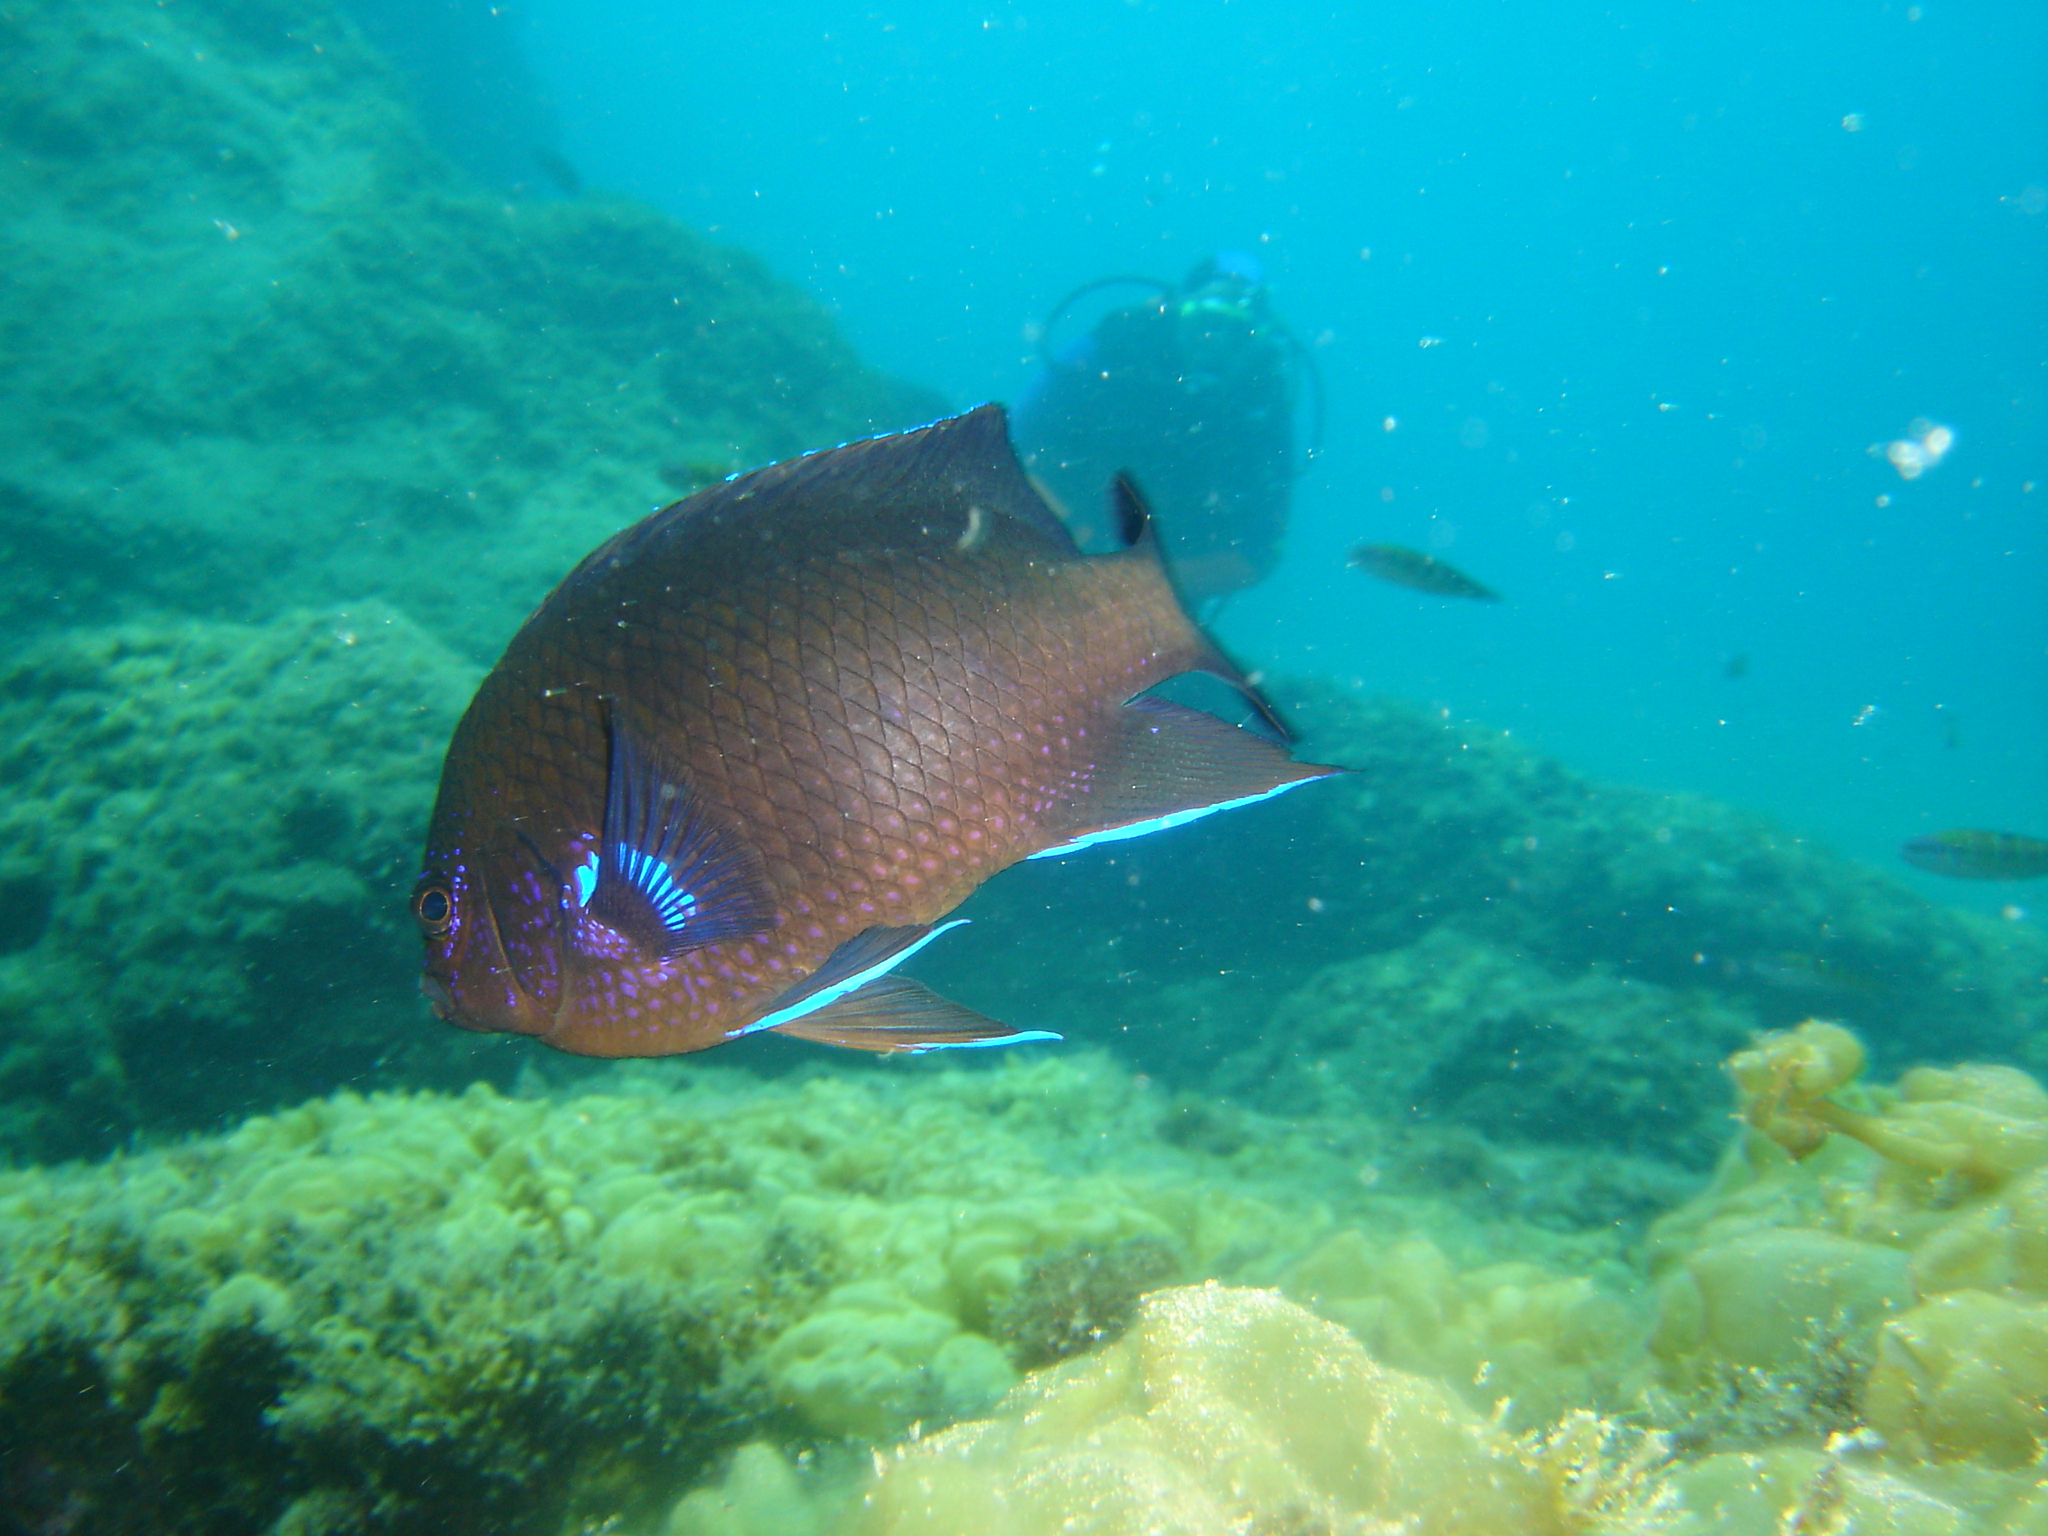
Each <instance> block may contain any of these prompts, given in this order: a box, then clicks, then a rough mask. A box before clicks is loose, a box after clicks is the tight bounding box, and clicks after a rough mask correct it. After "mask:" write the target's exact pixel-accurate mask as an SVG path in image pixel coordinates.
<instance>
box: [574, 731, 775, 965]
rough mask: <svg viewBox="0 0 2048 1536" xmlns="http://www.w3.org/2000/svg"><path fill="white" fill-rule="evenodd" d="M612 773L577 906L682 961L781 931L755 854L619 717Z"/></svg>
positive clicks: (613, 736) (580, 878)
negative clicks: (688, 954)
mask: <svg viewBox="0 0 2048 1536" xmlns="http://www.w3.org/2000/svg"><path fill="white" fill-rule="evenodd" d="M609 724H610V732H611V771H610V775H609V778H608V783H607V787H606V791H605V805H604V834H603V838H602V840H601V842H600V843H599V846H598V849H597V852H596V854H595V855H594V857H595V860H596V867H595V869H594V870H593V869H591V868H590V866H588V865H586V866H584V868H582V869H580V870H578V871H577V872H576V892H575V894H576V899H577V901H578V902H579V904H581V905H582V906H583V907H584V909H585V910H586V911H588V912H589V914H590V915H591V916H592V917H594V918H596V919H597V920H598V921H599V922H601V923H603V924H604V925H605V926H606V927H607V928H610V929H612V930H613V931H615V932H617V933H622V934H624V935H625V936H626V937H627V938H629V939H631V940H632V941H633V942H634V943H636V944H638V945H639V946H640V947H641V948H642V949H643V950H645V951H647V952H649V953H651V954H657V955H678V954H681V953H683V952H684V951H686V950H691V949H701V948H702V947H703V946H705V945H707V944H718V943H721V942H723V941H725V940H728V939H740V938H746V937H748V936H749V935H752V934H757V933H761V932H763V931H765V930H766V929H768V928H770V927H772V926H774V923H775V900H774V897H773V895H772V893H771V892H770V890H769V888H768V882H767V879H766V877H765V875H764V874H763V872H762V869H761V863H760V860H759V859H758V858H757V857H755V855H754V851H753V850H752V849H751V848H749V847H748V846H747V845H746V844H745V843H744V842H742V841H741V840H740V839H739V838H738V837H737V836H735V835H734V834H733V833H732V832H730V831H729V830H727V829H726V828H724V827H721V826H719V825H718V824H717V823H716V821H714V820H713V818H712V816H711V815H710V813H709V812H708V811H707V810H706V808H705V806H704V803H703V800H702V797H700V796H699V795H698V794H697V793H696V792H695V791H694V790H693V789H691V787H690V783H689V779H688V777H687V776H686V775H685V774H684V772H683V770H682V769H681V768H680V767H679V766H677V765H676V764H674V763H672V762H670V761H669V760H668V759H667V757H666V756H665V755H664V754H663V753H662V752H660V751H659V749H657V748H655V747H654V746H652V745H651V744H649V743H646V742H643V741H641V740H640V739H639V737H638V735H637V733H636V732H635V731H634V730H633V729H632V728H631V727H630V726H629V725H628V724H627V723H626V721H625V719H624V717H623V716H622V714H621V712H620V711H619V710H617V709H613V710H612V711H611V712H610V721H609Z"/></svg>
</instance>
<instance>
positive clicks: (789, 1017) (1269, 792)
mask: <svg viewBox="0 0 2048 1536" xmlns="http://www.w3.org/2000/svg"><path fill="white" fill-rule="evenodd" d="M1314 782H1315V780H1313V779H1290V780H1288V781H1287V782H1286V783H1285V784H1276V785H1274V786H1273V787H1272V788H1271V789H1266V790H1261V791H1260V792H1259V793H1258V794H1256V795H1241V796H1239V797H1238V798H1237V799H1235V800H1219V801H1217V802H1216V803H1215V804H1214V805H1198V806H1193V807H1190V808H1189V809H1187V810H1181V811H1170V812H1168V813H1167V814H1166V815H1164V816H1153V817H1148V818H1147V819H1146V820H1144V821H1133V822H1127V823H1126V824H1124V825H1123V826H1120V827H1105V828H1103V829H1102V830H1101V831H1099V832H1091V833H1089V834H1088V835H1087V836H1085V837H1077V838H1075V839H1074V840H1073V841H1072V842H1069V843H1062V844H1060V845H1059V846H1058V847H1057V848H1042V849H1040V850H1039V851H1038V852H1037V853H1034V854H1031V855H1029V857H1031V858H1034V859H1050V858H1056V857H1058V856H1059V855H1061V854H1067V853H1077V852H1079V851H1080V850H1081V849H1083V848H1092V847H1094V846H1095V845H1096V844H1097V843H1115V842H1122V841H1123V840H1125V839H1126V838H1133V837H1145V836H1147V835H1148V834H1150V833H1153V832H1164V831H1166V830H1167V829H1168V828H1169V827H1181V826H1186V825H1187V824H1188V823H1189V822H1191V821H1199V820H1201V819H1202V818H1203V817H1204V816H1213V815H1214V814H1215V813H1216V812H1218V811H1230V810H1235V809H1237V807H1239V806H1241V805H1256V804H1257V803H1258V802H1259V801H1261V800H1270V799H1272V798H1273V797H1274V796H1275V795H1278V794H1283V793H1285V792H1286V791H1287V790H1290V789H1295V788H1298V787H1299V786H1301V785H1303V784H1312V783H1314ZM967 921H968V920H967V919H966V918H964V917H956V918H954V919H953V921H951V922H950V923H940V924H938V925H937V926H936V927H934V928H933V929H932V930H931V932H929V933H927V934H925V935H924V936H923V937H922V938H920V939H918V940H917V942H916V943H914V944H907V945H905V946H904V947H903V948H902V949H899V950H897V951H896V952H895V953H894V954H891V955H887V956H884V957H883V958H882V959H881V960H878V961H877V962H876V963H875V964H873V965H871V966H869V967H867V968H866V969H865V970H861V971H856V972H855V973H854V974H853V975H851V976H847V977H844V978H842V979H841V980H839V981H836V982H834V983H832V984H831V985H830V986H826V987H820V988H819V989H818V990H817V991H816V992H813V993H810V994H808V995H806V996H803V997H800V998H798V999H797V1000H796V1001H795V1002H793V1003H791V1004H790V1005H789V1006H788V1007H787V1008H778V1009H776V1010H775V1011H774V1012H772V1013H767V1014H764V1015H762V1016H761V1017H760V1018H758V1019H756V1020H754V1022H753V1023H751V1024H749V1025H747V1026H746V1027H745V1028H744V1029H741V1030H737V1031H735V1032H734V1034H733V1035H732V1036H731V1037H729V1038H733V1039H737V1038H739V1036H741V1035H752V1034H759V1033H760V1032H762V1031H763V1030H770V1029H775V1028H778V1027H779V1026H781V1025H784V1024H788V1023H792V1022H794V1021H795V1020H797V1019H800V1018H803V1017H804V1016H805V1015H806V1014H811V1013H816V1012H817V1011H818V1010H819V1009H821V1008H827V1007H830V1006H831V1005H832V1004H833V1003H836V1002H838V1001H839V1000H840V999H841V998H843V997H847V996H850V995H851V994H853V993H854V992H857V991H859V990H860V989H861V988H862V987H864V986H866V985H867V984H868V983H869V982H871V981H874V980H875V979H876V978H878V977H881V976H886V975H888V974H889V972H891V971H893V970H895V969H896V967H897V966H899V965H901V964H902V963H903V962H904V961H906V960H908V959H909V958H910V957H911V956H912V955H914V954H916V953H917V952H918V951H919V950H920V949H923V948H924V947H925V945H927V944H929V943H931V941H932V940H933V939H936V938H937V937H938V936H939V935H940V934H942V933H945V932H948V931H949V930H951V929H954V928H960V927H964V926H965V925H966V923H967ZM799 985H801V983H799ZM1064 1038H1065V1037H1064V1036H1063V1035H1057V1034H1054V1033H1052V1032H1051V1031H1049V1030H1043V1029H1020V1030H1017V1031H1015V1032H1014V1033H1011V1034H1007V1035H991V1036H989V1037H988V1038H987V1039H984V1040H946V1041H932V1042H928V1043H925V1044H921V1045H908V1044H906V1045H904V1046H902V1047H900V1049H901V1050H902V1051H903V1052H904V1053H905V1054H910V1055H921V1054H922V1053H924V1052H926V1051H960V1050H979V1049H981V1048H983V1047H984V1046H991V1045H1021V1044H1024V1043H1026V1042H1027V1041H1033V1040H1061V1039H1064Z"/></svg>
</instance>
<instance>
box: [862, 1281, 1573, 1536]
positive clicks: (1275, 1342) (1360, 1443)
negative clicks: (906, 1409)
mask: <svg viewBox="0 0 2048 1536" xmlns="http://www.w3.org/2000/svg"><path fill="white" fill-rule="evenodd" d="M867 1511H868V1513H867V1524H866V1526H865V1530H866V1531H867V1532H868V1533H869V1536H952V1533H960V1536H1037V1533H1041V1532H1043V1533H1046V1536H1053V1533H1061V1532H1072V1531H1081V1530H1085V1531H1087V1532H1089V1533H1090V1536H1126V1533H1128V1536H1140V1533H1143V1536H1167V1533H1171V1536H1226V1533H1232V1532H1241V1531H1246V1530H1270V1531H1283V1530H1286V1531H1292V1530H1302V1531H1307V1530H1330V1531H1336V1530H1361V1531H1362V1530H1367V1529H1399V1530H1402V1531H1406V1532H1412V1533H1414V1536H1453V1533H1472V1536H1479V1533H1494V1532H1509V1531H1512V1532H1515V1533H1516V1536H1554V1533H1561V1532H1563V1531H1565V1530H1566V1529H1568V1526H1567V1523H1566V1514H1565V1507H1564V1504H1563V1501H1562V1500H1561V1498H1560V1495H1559V1492H1558V1489H1557V1487H1556V1486H1555V1485H1554V1484H1553V1482H1552V1481H1551V1479H1550V1478H1548V1477H1547V1476H1546V1475H1545V1474H1544V1473H1543V1471H1542V1470H1541V1469H1540V1468H1539V1467H1538V1465H1537V1464H1536V1463H1535V1461H1534V1460H1533V1459H1531V1458H1530V1457H1529V1456H1527V1455H1526V1454H1524V1453H1523V1451H1522V1449H1521V1448H1520V1447H1519V1446H1517V1444H1516V1443H1515V1442H1514V1441H1512V1440H1510V1439H1509V1438H1508V1437H1507V1436H1506V1435H1504V1434H1503V1433H1501V1432H1500V1431H1499V1430H1498V1429H1496V1428H1494V1427H1493V1426H1491V1425H1490V1424H1488V1423H1487V1422H1486V1421H1485V1420H1483V1419H1481V1418H1480V1417H1479V1416H1478V1415H1477V1414H1475V1413H1474V1412H1472V1410H1470V1409H1468V1408H1466V1407H1465V1406H1464V1405H1463V1404H1461V1403H1460V1402H1459V1401H1458V1400H1457V1399H1456V1398H1455V1397H1453V1396H1452V1395H1451V1394H1450V1393H1448V1392H1446V1391H1445V1390H1444V1389H1443V1388H1442V1387H1440V1386H1438V1385H1437V1384H1435V1383H1434V1382H1429V1381H1425V1380H1422V1379H1421V1378H1419V1377H1415V1376H1410V1375H1407V1374H1406V1373H1404V1372H1401V1371H1396V1370H1391V1369H1389V1368H1387V1367H1385V1366H1382V1365H1379V1364H1377V1363H1376V1362H1375V1361H1374V1360H1373V1359H1372V1357H1371V1356H1370V1355H1368V1354H1367V1353H1366V1351H1365V1350H1364V1349H1363V1348H1362V1347H1361V1346H1360V1345H1359V1343H1358V1341H1357V1340H1356V1339H1355V1338H1353V1337H1352V1336H1351V1335H1350V1334H1349V1333H1347V1332H1345V1331H1344V1330H1343V1329H1341V1328H1338V1327H1336V1326H1334V1325H1332V1324H1330V1323H1326V1322H1323V1321H1322V1320H1320V1319H1319V1318H1316V1317H1315V1316H1313V1315H1312V1314H1311V1313H1309V1312H1307V1311H1305V1310H1304V1309H1302V1308H1301V1307H1298V1306H1296V1305H1294V1304H1293V1303H1291V1302H1288V1301H1286V1300H1284V1299H1282V1298H1281V1297H1280V1296H1278V1295H1277V1294H1275V1293H1273V1292H1269V1291H1247V1290H1230V1289H1226V1288H1223V1287H1220V1286H1215V1285H1209V1286H1191V1287H1187V1288H1184V1289H1181V1290H1176V1291H1163V1292H1160V1293H1158V1294H1157V1295H1154V1296H1151V1297H1149V1298H1147V1299H1146V1301H1145V1303H1144V1304H1143V1306H1142V1307H1141V1309H1140V1313H1139V1319H1138V1322H1137V1324H1136V1325H1135V1326H1134V1327H1133V1328H1132V1329H1131V1331H1130V1333H1129V1334H1127V1335H1126V1336H1125V1338H1124V1340H1123V1341H1122V1342H1120V1343H1118V1344H1115V1345H1112V1346H1111V1347H1110V1348H1108V1349H1106V1350H1104V1351H1102V1352H1101V1353H1099V1354H1096V1355H1093V1356H1089V1357H1087V1358H1086V1359H1083V1360H1079V1361H1074V1362H1070V1363H1069V1364H1067V1365H1064V1366H1058V1367H1054V1368H1053V1369H1051V1370H1048V1371H1046V1372H1043V1373H1041V1374H1040V1375H1039V1376H1035V1377H1033V1378H1031V1379H1030V1380H1029V1381H1027V1382H1026V1383H1025V1384H1024V1385H1023V1386H1022V1387H1020V1388H1019V1389H1018V1391H1017V1392H1016V1393H1015V1394H1013V1395H1012V1397H1011V1398H1010V1399H1009V1400H1008V1401H1007V1402H1006V1403H1005V1404H1004V1405H1003V1408H1002V1410H1001V1411H1000V1412H999V1414H998V1415H997V1416H996V1417H995V1418H992V1419H988V1420H984V1421H981V1422H977V1423H972V1424H965V1425H961V1426H958V1427H957V1428H954V1429H951V1430H948V1431H946V1432H945V1433H944V1434H942V1435H939V1436H937V1437H935V1438H933V1439H931V1440H927V1441H924V1442H922V1443H920V1444H916V1445H912V1446H908V1447H905V1448H904V1449H902V1450H901V1451H899V1452H898V1453H897V1454H896V1456H895V1457H894V1458H893V1459H892V1461H891V1462H890V1463H889V1465H888V1466H887V1468H886V1470H885V1471H884V1472H883V1474H882V1475H881V1476H880V1477H879V1478H878V1479H877V1481H876V1484H875V1487H874V1488H873V1490H872V1491H871V1492H870V1493H869V1495H868V1498H867Z"/></svg>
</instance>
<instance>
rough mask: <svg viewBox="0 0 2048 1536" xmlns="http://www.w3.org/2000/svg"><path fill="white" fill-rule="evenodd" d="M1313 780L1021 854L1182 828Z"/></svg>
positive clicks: (1070, 849)
mask: <svg viewBox="0 0 2048 1536" xmlns="http://www.w3.org/2000/svg"><path fill="white" fill-rule="evenodd" d="M1315 782H1316V781H1315V780H1314V779H1289V780H1288V781H1287V782H1286V783H1285V784H1275V785H1274V786H1273V787H1272V788H1271V789H1262V790H1260V791H1259V792H1258V793H1257V794H1256V795H1241V796H1239V797H1238V798H1237V799H1235V800H1218V801H1217V802H1216V803H1215V804H1214V805H1197V806H1193V807H1190V808H1189V809H1187V810H1185V811H1169V812H1167V813H1166V814H1165V815H1164V816H1153V817H1150V818H1148V819H1147V820H1144V821H1131V822H1126V823H1125V824H1124V825H1122V826H1120V827H1104V828H1103V829H1102V830H1101V831H1100V832H1090V833H1088V834H1087V835H1086V836H1083V837H1077V838H1075V839H1074V840H1073V841H1072V842H1071V843H1061V844H1060V845H1059V847H1057V848H1041V849H1039V850H1038V852H1036V853H1032V854H1027V855H1025V857H1026V858H1032V859H1054V858H1058V857H1059V856H1060V855H1061V854H1063V853H1078V852H1080V851H1081V850H1082V849H1083V848H1093V847H1094V846H1095V845H1096V844H1097V843H1120V842H1122V841H1123V840H1124V839H1125V838H1130V837H1147V836H1149V835H1150V834H1152V833H1154V832H1164V831H1165V830H1166V829H1167V828H1169V827H1184V826H1186V825H1187V824H1188V823H1189V822H1191V821H1200V820H1201V819H1202V818H1203V817H1204V816H1213V815H1215V814H1216V813H1217V812H1218V811H1234V810H1236V809H1237V808H1238V807H1239V806H1241V805H1257V804H1258V803H1259V802H1260V801H1261V800H1270V799H1272V798H1273V797H1274V796H1275V795H1281V794H1285V793H1286V792H1287V791H1288V790H1290V789H1298V788H1300V787H1301V786H1302V785H1304V784H1313V783H1315Z"/></svg>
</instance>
